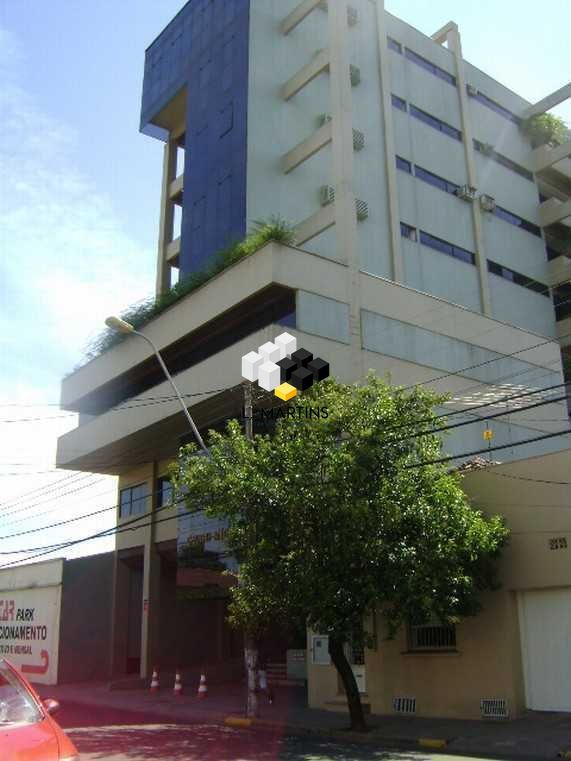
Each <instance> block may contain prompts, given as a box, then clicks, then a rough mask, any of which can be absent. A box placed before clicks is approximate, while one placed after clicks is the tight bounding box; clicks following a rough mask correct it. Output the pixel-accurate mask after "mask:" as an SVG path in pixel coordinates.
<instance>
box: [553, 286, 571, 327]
mask: <svg viewBox="0 0 571 761" xmlns="http://www.w3.org/2000/svg"><path fill="white" fill-rule="evenodd" d="M553 304H554V305H555V319H556V320H557V322H559V321H560V320H565V319H566V318H567V317H571V285H570V284H569V283H564V284H563V285H558V286H557V287H556V288H554V289H553Z"/></svg>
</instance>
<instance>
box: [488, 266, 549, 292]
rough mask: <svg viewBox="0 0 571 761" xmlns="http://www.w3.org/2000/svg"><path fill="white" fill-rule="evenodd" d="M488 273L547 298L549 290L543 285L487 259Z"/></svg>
mask: <svg viewBox="0 0 571 761" xmlns="http://www.w3.org/2000/svg"><path fill="white" fill-rule="evenodd" d="M488 272H491V273H492V274H493V275H497V276H498V277H501V278H503V279H504V280H509V281H510V283H515V284H516V285H521V286H522V288H527V289H528V291H533V292H534V293H539V294H540V295H541V296H546V297H547V298H549V288H548V286H547V285H545V284H544V283H540V282H538V281H537V280H534V279H533V278H531V277H527V275H522V274H521V272H516V271H515V270H512V269H510V268H509V267H504V266H503V265H501V264H498V263H497V262H492V261H491V260H490V259H488Z"/></svg>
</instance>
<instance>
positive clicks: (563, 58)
mask: <svg viewBox="0 0 571 761" xmlns="http://www.w3.org/2000/svg"><path fill="white" fill-rule="evenodd" d="M183 4H184V3H183V2H181V1H180V0H160V1H157V0H121V1H120V2H116V0H113V2H111V0H97V2H85V1H84V2H78V1H77V0H49V1H48V0H0V77H1V81H2V83H3V84H2V85H1V87H0V106H1V114H2V116H1V119H2V130H1V132H0V161H1V167H0V168H1V172H2V174H1V177H2V179H1V180H0V230H1V233H0V267H1V272H0V289H1V290H0V305H1V307H0V341H1V356H2V373H1V374H0V404H2V405H3V406H2V407H1V408H0V419H2V420H4V421H5V420H7V419H12V420H21V419H22V418H34V417H40V418H42V419H41V420H25V421H22V422H13V423H6V422H0V425H1V426H2V428H1V429H0V433H1V434H3V435H2V436H0V483H1V485H2V486H3V487H4V489H3V495H4V496H3V498H2V500H0V522H2V521H1V518H2V511H4V515H6V512H8V511H10V509H11V505H12V504H13V503H14V504H16V505H17V506H18V509H21V508H23V507H27V508H29V509H28V510H27V512H26V516H28V517H27V518H26V520H25V521H23V522H22V523H21V527H22V528H23V529H24V528H26V529H27V528H32V527H38V526H41V525H44V524H45V523H46V522H48V521H51V520H54V519H60V520H61V519H62V514H63V513H65V516H64V517H68V516H73V515H76V514H80V513H83V512H89V508H90V509H94V508H95V507H102V506H106V505H112V503H113V502H114V497H115V494H114V488H115V487H114V481H113V480H112V479H93V482H94V485H93V486H92V487H87V488H82V489H78V491H77V492H75V493H73V494H69V496H68V497H67V498H66V500H65V502H64V503H58V502H55V501H53V500H52V502H50V501H49V500H48V501H47V502H45V505H43V506H41V507H40V506H38V507H37V508H36V507H30V505H32V504H33V500H35V499H36V497H34V496H31V497H28V498H27V499H26V498H25V497H24V498H22V499H20V498H19V495H22V494H24V493H27V492H29V491H30V490H31V489H33V488H36V489H39V490H41V489H42V488H44V487H45V484H55V483H56V482H57V481H58V480H59V479H61V478H62V475H61V474H54V473H51V472H50V473H43V472H42V471H49V470H51V469H52V468H53V462H54V452H55V437H56V436H57V435H58V434H59V433H61V432H62V431H64V430H67V429H68V428H70V427H73V426H74V425H75V419H74V417H73V416H71V417H69V416H66V417H62V418H61V419H55V420H54V419H53V418H54V417H57V415H58V413H57V407H55V406H50V405H52V404H53V403H56V402H57V400H58V397H59V382H60V379H61V376H62V375H63V374H64V373H65V372H68V371H69V370H70V369H71V368H72V367H73V366H74V365H75V364H76V363H77V362H78V361H80V359H81V357H82V354H83V350H84V347H85V345H86V342H87V341H88V339H89V338H90V337H93V336H94V335H95V334H96V333H97V332H98V330H99V329H100V327H101V325H102V321H103V319H104V318H105V316H106V315H107V314H109V313H111V312H115V311H118V310H120V309H121V308H122V307H124V306H126V305H127V304H129V303H132V302H133V301H136V300H138V299H140V298H143V297H144V296H147V295H150V294H151V293H152V291H153V287H154V266H155V251H156V236H157V223H158V205H159V194H160V172H161V161H162V151H161V145H160V143H158V142H157V141H154V140H152V139H151V138H148V137H145V136H143V135H140V134H139V132H138V123H139V107H140V95H141V85H142V72H143V61H144V51H145V48H146V47H147V46H148V44H149V43H150V42H151V41H152V40H153V38H154V37H155V36H156V35H157V34H158V33H159V32H160V30H161V29H162V28H163V26H164V25H165V24H166V23H167V22H168V21H169V20H170V18H172V16H173V15H174V14H175V13H176V12H177V11H178V10H179V9H180V8H181V7H182V5H183ZM386 7H387V10H389V11H390V12H391V13H394V14H395V15H397V16H399V17H401V18H403V19H404V20H405V21H407V22H409V23H410V24H412V25H413V26H416V27H417V28H419V29H420V30H421V31H423V32H425V33H426V34H431V33H432V32H434V31H435V30H436V29H438V28H439V27H440V26H442V25H443V24H444V23H446V22H447V21H449V20H451V19H453V20H455V21H456V22H457V23H458V24H459V26H460V31H461V34H462V42H463V50H464V56H465V57H466V58H467V59H468V60H469V61H470V62H471V63H473V64H474V65H476V66H478V67H479V68H481V69H483V70H485V71H486V72H487V73H488V74H490V75H491V76H493V77H495V78H496V79H498V80H499V81H501V82H502V83H503V84H505V85H507V86H508V87H510V88H511V89H513V90H515V91H516V92H518V93H519V94H520V95H522V96H523V97H525V98H527V99H529V100H531V101H535V100H539V99H540V98H541V97H543V96H544V95H545V94H547V93H549V92H551V91H553V90H555V89H557V88H559V87H561V86H562V85H563V84H565V82H566V81H567V79H568V77H569V68H570V67H569V66H568V65H567V62H568V45H569V43H568V35H569V28H570V25H571V24H570V22H571V4H570V3H569V1H568V0H552V2H550V3H549V6H548V7H547V10H546V12H540V11H539V10H538V5H537V3H535V2H534V3H531V2H524V1H522V0H517V1H516V0H503V2H501V3H498V2H497V0H496V1H495V2H492V0H479V1H478V2H473V1H470V2H468V0H464V1H463V2H458V0H455V2H449V1H448V0H435V1H433V2H425V1H423V0H406V1H405V0H387V2H386ZM556 18H557V19H558V21H557V23H555V22H554V19H556ZM554 113H558V114H559V115H561V116H563V118H565V119H566V120H567V121H568V123H571V103H568V104H565V105H564V106H562V107H560V108H558V109H556V110H555V111H554ZM14 472H20V473H22V475H20V476H11V475H10V476H8V475H5V474H8V473H14ZM70 483H71V484H75V480H74V479H71V480H70ZM77 483H78V485H79V484H81V483H87V484H89V483H90V481H89V479H86V480H85V482H83V481H78V482H77ZM66 484H67V482H66ZM64 489H65V487H64V485H63V484H62V486H61V489H59V490H57V491H56V490H54V492H52V493H53V494H56V493H60V494H61V493H62V492H63V491H64ZM67 490H68V491H71V486H70V485H68V487H67ZM41 493H42V492H41V491H38V493H37V494H39V495H40V496H41ZM36 496H37V495H36ZM8 500H12V502H9V501H8ZM50 508H51V509H52V512H51V514H49V515H45V512H46V510H48V509H50ZM40 512H42V513H44V515H42V516H40V515H39V513H40ZM34 516H36V517H34ZM18 517H19V518H20V517H21V516H18ZM112 517H113V516H112V511H110V512H109V513H105V514H104V518H103V519H101V518H100V519H97V520H93V521H91V522H90V521H80V522H78V523H76V524H73V525H72V528H67V529H57V530H54V531H51V532H41V533H38V534H32V535H31V536H30V537H29V538H27V537H23V538H17V539H14V540H13V541H12V542H6V540H4V541H3V542H1V541H0V545H2V547H0V550H3V551H7V550H8V549H12V548H13V547H28V546H29V547H34V546H36V545H42V544H46V543H48V542H50V541H53V542H56V541H59V540H60V539H61V538H62V537H63V538H66V537H76V536H82V535H84V534H86V533H88V532H89V531H90V530H92V528H91V527H101V526H102V520H105V521H107V523H106V524H105V525H111V523H112ZM15 530H16V529H15V528H14V531H15ZM93 530H95V529H93ZM8 531H10V533H11V531H12V529H11V528H9V529H8ZM2 535H4V532H2ZM34 537H36V539H35V540H34ZM37 537H41V541H38V539H37ZM24 542H25V543H24ZM110 546H111V545H110V542H109V541H107V543H104V542H99V543H97V544H96V545H80V546H79V548H77V550H76V554H81V553H83V552H85V551H96V550H103V549H107V548H109V547H110ZM0 563H1V559H0Z"/></svg>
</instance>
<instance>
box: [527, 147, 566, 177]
mask: <svg viewBox="0 0 571 761" xmlns="http://www.w3.org/2000/svg"><path fill="white" fill-rule="evenodd" d="M568 158H571V140H568V141H567V142H566V143H563V145H558V146H557V148H550V147H549V146H548V145H540V146H539V148H536V149H535V150H534V151H533V153H532V154H531V166H532V169H533V171H534V172H542V171H543V170H544V169H549V167H551V166H553V165H554V164H557V162H558V161H563V159H568Z"/></svg>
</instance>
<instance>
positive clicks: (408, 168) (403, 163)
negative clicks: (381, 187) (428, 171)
mask: <svg viewBox="0 0 571 761" xmlns="http://www.w3.org/2000/svg"><path fill="white" fill-rule="evenodd" d="M397 169H400V170H402V171H403V172H407V173H408V174H412V164H411V163H410V161H407V160H406V159H403V158H402V157H401V156H397Z"/></svg>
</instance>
